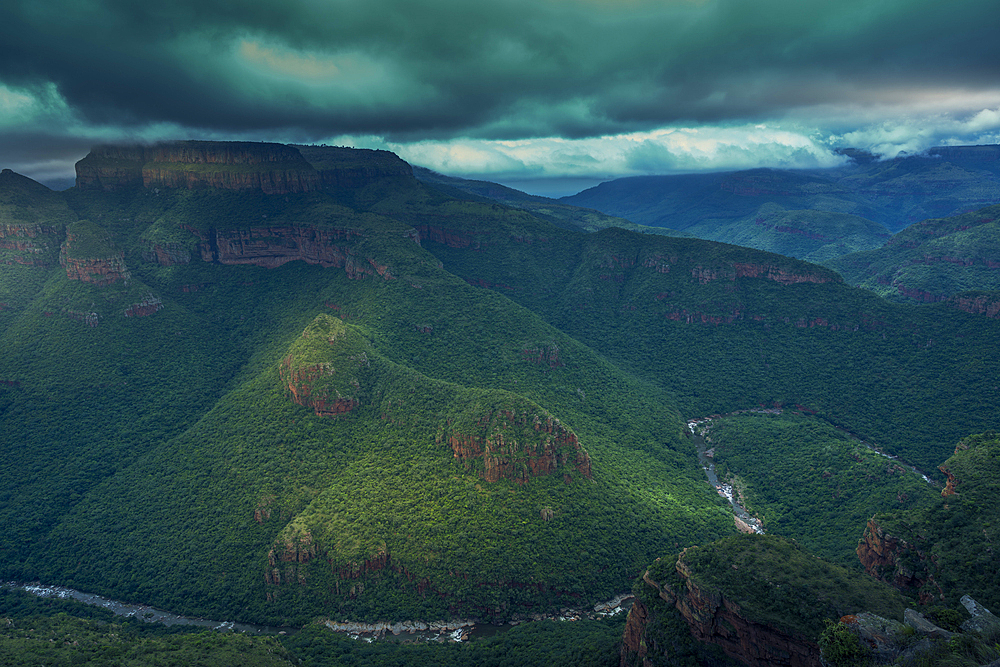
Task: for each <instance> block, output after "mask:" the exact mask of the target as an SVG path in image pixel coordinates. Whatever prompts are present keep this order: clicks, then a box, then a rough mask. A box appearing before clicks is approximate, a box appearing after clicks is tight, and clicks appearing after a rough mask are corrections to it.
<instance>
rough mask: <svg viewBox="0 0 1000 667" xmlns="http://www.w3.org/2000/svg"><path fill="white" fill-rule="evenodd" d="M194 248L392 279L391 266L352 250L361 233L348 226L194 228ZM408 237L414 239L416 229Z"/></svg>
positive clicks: (222, 258)
mask: <svg viewBox="0 0 1000 667" xmlns="http://www.w3.org/2000/svg"><path fill="white" fill-rule="evenodd" d="M196 234H197V235H198V238H199V239H200V242H199V243H198V252H199V254H200V255H201V258H202V259H203V260H204V261H206V262H212V261H215V262H219V263H220V264H253V265H255V266H262V267H265V268H275V267H278V266H281V265H282V264H285V263H287V262H291V261H294V260H302V261H304V262H306V263H307V264H319V265H320V266H323V267H326V268H330V267H335V268H342V269H344V270H345V271H346V272H347V275H348V277H350V278H354V279H359V278H365V277H369V276H370V277H374V276H379V277H381V278H382V279H384V280H392V279H393V278H394V277H395V276H393V274H392V270H391V269H390V268H389V267H388V266H386V265H383V264H381V263H379V261H378V260H377V259H376V258H374V257H366V256H364V255H357V254H355V250H354V244H353V243H352V241H356V240H357V239H359V238H360V237H361V236H362V235H361V234H360V233H359V232H358V231H356V230H351V229H315V228H312V227H299V226H283V227H254V228H252V229H248V230H213V231H211V232H208V233H204V232H196ZM410 238H413V239H414V240H417V238H418V237H417V235H416V232H415V231H414V232H411V234H410Z"/></svg>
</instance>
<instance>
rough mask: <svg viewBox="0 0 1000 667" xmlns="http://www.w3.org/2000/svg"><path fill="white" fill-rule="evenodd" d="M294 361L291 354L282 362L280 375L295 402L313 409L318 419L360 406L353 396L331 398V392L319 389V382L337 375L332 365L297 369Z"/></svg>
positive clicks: (317, 365)
mask: <svg viewBox="0 0 1000 667" xmlns="http://www.w3.org/2000/svg"><path fill="white" fill-rule="evenodd" d="M292 360H293V357H292V355H290V354H289V355H288V356H286V357H285V358H284V359H283V360H282V362H281V368H280V370H279V374H280V375H281V381H282V382H283V383H284V384H285V385H286V387H287V388H288V392H289V394H291V398H292V401H293V402H295V403H298V404H299V405H302V406H305V407H307V408H312V409H313V412H315V413H316V416H318V417H336V416H337V415H341V414H344V413H345V412H350V411H351V410H353V409H354V408H356V407H357V406H358V405H360V402H359V401H358V399H356V398H354V397H352V396H331V395H330V392H328V391H324V390H323V389H321V388H319V387H318V383H317V380H321V379H322V378H324V377H332V376H333V375H334V374H335V373H336V370H335V369H334V367H333V365H332V364H329V363H319V364H314V365H312V366H298V367H295V366H293V365H292Z"/></svg>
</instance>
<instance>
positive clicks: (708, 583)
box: [650, 535, 910, 640]
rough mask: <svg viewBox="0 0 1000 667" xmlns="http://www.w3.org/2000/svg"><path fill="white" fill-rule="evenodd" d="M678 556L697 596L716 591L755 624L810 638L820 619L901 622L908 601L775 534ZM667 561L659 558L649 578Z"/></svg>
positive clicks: (716, 544) (722, 542) (742, 538)
mask: <svg viewBox="0 0 1000 667" xmlns="http://www.w3.org/2000/svg"><path fill="white" fill-rule="evenodd" d="M680 558H681V559H682V560H683V562H684V565H686V566H687V569H688V570H689V572H690V577H691V581H692V582H693V583H696V584H697V586H698V588H699V590H700V591H701V593H702V595H706V594H708V593H709V592H718V593H720V594H722V595H723V596H724V597H725V598H726V599H727V600H729V601H731V602H733V603H735V604H737V605H739V608H740V615H741V616H742V617H743V618H745V619H747V620H749V621H753V622H756V623H762V624H765V625H768V626H770V627H772V628H777V629H779V630H782V631H784V632H787V633H789V634H793V635H795V634H797V635H800V636H803V637H807V638H810V639H812V640H815V639H816V638H818V637H819V636H820V633H821V632H823V629H824V628H825V623H824V621H825V620H826V619H831V618H833V619H836V618H840V617H841V616H845V615H847V614H853V613H857V612H861V611H870V612H872V613H875V614H878V615H879V616H882V617H885V618H892V619H897V620H898V619H902V617H903V610H904V609H905V608H906V606H908V605H909V604H910V603H908V602H907V601H906V600H905V599H904V598H903V596H902V595H900V594H899V592H898V591H896V590H895V589H893V588H892V587H890V586H888V585H886V584H883V583H881V582H879V581H875V580H873V579H872V578H871V577H868V576H866V575H864V574H860V573H857V572H855V571H853V570H850V569H848V568H845V567H843V566H841V565H837V564H834V563H831V562H829V561H827V560H824V559H822V558H820V557H818V556H815V555H813V554H812V553H810V552H808V551H806V550H805V549H804V548H803V547H801V546H799V544H798V543H796V542H795V541H793V540H788V539H785V538H782V537H778V536H776V535H737V536H734V537H729V538H725V539H723V540H720V541H718V542H713V543H712V544H710V545H706V546H704V547H692V548H689V549H687V550H686V551H685V552H684V553H683V554H682V555H681V556H680ZM669 560H670V559H666V558H664V559H661V560H660V562H659V563H657V565H658V566H659V570H654V569H652V568H651V569H650V575H651V576H652V577H653V579H654V580H656V581H659V579H657V578H656V577H657V575H658V574H660V571H662V570H664V568H668V567H670V563H669Z"/></svg>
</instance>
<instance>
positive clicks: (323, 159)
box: [296, 146, 413, 189]
mask: <svg viewBox="0 0 1000 667" xmlns="http://www.w3.org/2000/svg"><path fill="white" fill-rule="evenodd" d="M296 148H298V149H299V152H300V153H301V154H302V157H304V158H305V159H306V160H307V161H308V162H309V163H310V164H311V165H312V166H313V167H314V168H315V169H316V171H317V172H319V175H320V179H321V181H322V183H323V187H325V188H332V189H356V188H361V187H364V186H366V185H369V184H370V183H372V182H374V181H378V180H384V179H392V180H413V167H411V166H410V165H409V164H407V163H406V162H404V161H403V160H401V159H400V158H399V156H397V155H396V154H395V153H391V152H389V151H382V150H369V149H362V148H342V147H336V146H296Z"/></svg>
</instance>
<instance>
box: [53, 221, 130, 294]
mask: <svg viewBox="0 0 1000 667" xmlns="http://www.w3.org/2000/svg"><path fill="white" fill-rule="evenodd" d="M78 228H79V229H82V230H85V232H86V233H88V234H89V233H90V232H91V230H90V229H89V228H87V227H83V226H79V227H78ZM81 241H82V237H80V236H78V235H77V233H76V232H74V231H72V230H71V229H68V230H67V232H66V240H65V241H63V244H62V250H61V251H60V253H59V263H60V264H62V266H63V267H65V269H66V277H67V278H69V279H70V280H79V281H81V282H85V283H91V284H93V285H97V286H98V287H106V286H108V285H112V284H114V283H116V282H118V281H119V280H120V281H123V282H127V281H128V280H129V278H131V277H132V276H131V274H130V273H129V271H128V268H127V267H126V266H125V255H124V254H123V253H122V252H121V251H120V250H117V249H115V248H114V246H111V245H110V244H101V245H102V246H103V247H104V249H106V252H103V253H102V255H103V256H98V257H93V256H86V255H84V256H82V257H81V256H79V254H78V253H77V252H76V244H77V243H78V242H81Z"/></svg>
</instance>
